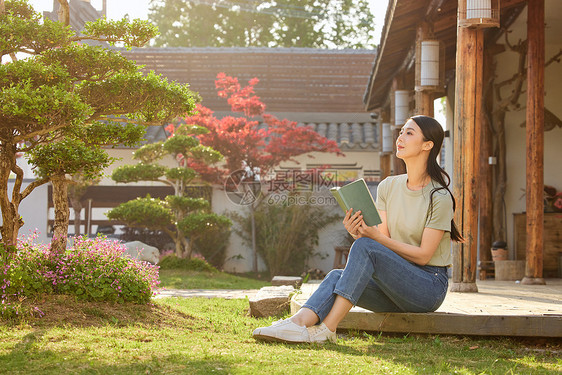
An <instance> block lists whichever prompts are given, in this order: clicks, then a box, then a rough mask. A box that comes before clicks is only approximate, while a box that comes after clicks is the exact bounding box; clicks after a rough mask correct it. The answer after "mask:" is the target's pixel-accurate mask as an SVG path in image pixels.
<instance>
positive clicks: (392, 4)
mask: <svg viewBox="0 0 562 375" xmlns="http://www.w3.org/2000/svg"><path fill="white" fill-rule="evenodd" d="M397 3H398V0H390V1H389V3H388V8H387V9H386V16H385V18H384V26H383V32H382V33H381V40H380V41H379V46H378V48H377V53H376V57H375V63H374V65H373V70H372V72H371V76H370V77H369V83H368V84H367V90H366V91H365V95H364V96H363V103H365V110H366V111H370V110H371V109H372V108H373V107H372V106H371V105H370V104H371V103H370V100H371V97H372V92H373V89H374V83H375V77H376V76H377V72H378V70H379V66H380V62H381V58H382V55H383V52H384V49H385V47H386V40H387V38H388V33H389V31H390V26H391V24H392V20H393V19H394V12H395V10H396V4H397Z"/></svg>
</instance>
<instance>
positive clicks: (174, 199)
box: [166, 195, 210, 214]
mask: <svg viewBox="0 0 562 375" xmlns="http://www.w3.org/2000/svg"><path fill="white" fill-rule="evenodd" d="M166 202H167V203H168V205H169V207H170V208H171V209H172V210H175V211H179V212H181V213H182V214H187V213H189V212H194V211H201V210H207V209H209V208H210V204H209V201H207V200H206V199H204V198H191V197H182V196H179V195H168V196H167V197H166Z"/></svg>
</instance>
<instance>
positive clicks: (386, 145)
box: [382, 122, 394, 154]
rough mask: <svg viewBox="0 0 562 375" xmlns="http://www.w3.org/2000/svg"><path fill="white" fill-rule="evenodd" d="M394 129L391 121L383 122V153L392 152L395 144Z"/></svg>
mask: <svg viewBox="0 0 562 375" xmlns="http://www.w3.org/2000/svg"><path fill="white" fill-rule="evenodd" d="M393 143H394V142H393V139H392V129H391V126H390V122H383V124H382V152H383V154H387V153H392V146H393Z"/></svg>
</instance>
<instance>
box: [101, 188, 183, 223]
mask: <svg viewBox="0 0 562 375" xmlns="http://www.w3.org/2000/svg"><path fill="white" fill-rule="evenodd" d="M107 217H108V218H109V219H111V220H120V221H125V222H126V223H127V224H128V225H129V226H130V227H146V228H149V229H163V228H167V227H168V226H170V225H172V224H173V221H174V218H173V216H172V213H171V212H170V209H169V207H168V205H167V203H166V202H165V201H163V200H161V199H158V198H152V197H151V196H150V195H147V196H146V197H144V198H140V197H139V198H137V199H134V200H132V201H128V202H125V203H121V204H120V205H119V206H117V207H115V208H114V209H112V210H109V211H108V212H107Z"/></svg>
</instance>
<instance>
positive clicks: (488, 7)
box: [459, 0, 500, 27]
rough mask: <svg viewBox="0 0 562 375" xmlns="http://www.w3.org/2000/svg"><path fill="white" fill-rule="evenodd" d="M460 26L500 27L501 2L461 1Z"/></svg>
mask: <svg viewBox="0 0 562 375" xmlns="http://www.w3.org/2000/svg"><path fill="white" fill-rule="evenodd" d="M459 26H462V27H500V0H461V1H460V3H459Z"/></svg>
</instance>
